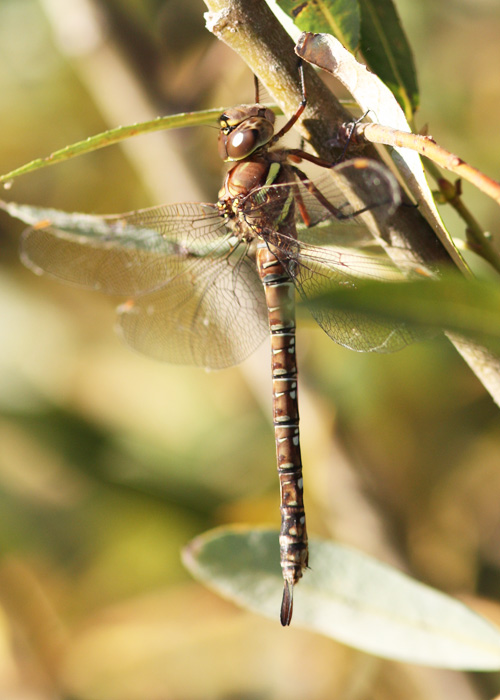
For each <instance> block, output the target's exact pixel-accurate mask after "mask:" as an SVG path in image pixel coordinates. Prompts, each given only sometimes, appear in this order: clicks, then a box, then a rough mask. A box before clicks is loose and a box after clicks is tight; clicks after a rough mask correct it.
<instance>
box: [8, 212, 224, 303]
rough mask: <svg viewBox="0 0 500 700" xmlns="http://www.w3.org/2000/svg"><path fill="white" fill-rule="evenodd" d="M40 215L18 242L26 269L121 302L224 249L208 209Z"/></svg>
mask: <svg viewBox="0 0 500 700" xmlns="http://www.w3.org/2000/svg"><path fill="white" fill-rule="evenodd" d="M33 211H36V210H33ZM43 214H44V216H43V217H42V219H41V220H40V216H38V221H37V223H35V225H34V226H33V227H32V228H30V229H28V230H27V231H25V232H24V234H23V236H22V240H21V258H22V260H23V262H24V264H25V265H27V266H28V267H29V268H30V269H32V270H33V271H34V272H36V273H38V274H42V273H44V272H45V273H47V274H49V275H51V276H52V277H55V278H57V279H59V280H62V281H65V282H69V283H71V284H75V285H77V286H80V287H85V288H87V289H94V290H99V291H102V292H105V293H108V294H116V295H119V296H124V295H127V296H128V295H135V294H138V293H140V292H146V291H149V290H153V289H156V288H158V287H160V286H161V285H163V284H165V282H166V281H167V280H168V279H169V278H171V277H173V276H175V275H176V274H177V273H178V270H179V268H180V267H181V266H182V267H184V266H185V264H186V261H187V260H189V261H196V260H197V259H198V257H200V256H201V255H203V254H206V253H207V252H213V251H214V250H216V249H217V248H219V247H221V246H222V247H223V246H224V245H226V243H225V241H226V239H227V236H228V231H227V229H226V227H225V224H224V222H223V220H222V219H221V218H220V216H219V215H218V213H217V209H216V207H214V206H213V205H210V204H197V203H186V204H175V205H167V206H160V207H152V208H151V209H143V210H140V211H136V212H131V213H129V214H121V215H118V216H106V217H102V216H90V215H86V214H68V213H66V212H61V211H56V210H43ZM25 220H26V218H25Z"/></svg>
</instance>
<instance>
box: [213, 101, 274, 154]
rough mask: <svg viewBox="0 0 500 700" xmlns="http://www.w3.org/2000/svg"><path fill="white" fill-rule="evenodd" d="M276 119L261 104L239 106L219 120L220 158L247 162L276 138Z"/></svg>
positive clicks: (271, 112)
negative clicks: (253, 154)
mask: <svg viewBox="0 0 500 700" xmlns="http://www.w3.org/2000/svg"><path fill="white" fill-rule="evenodd" d="M274 121H275V116H274V113H273V111H272V110H270V109H268V108H267V107H264V106H263V105H260V104H254V105H240V106H239V107H234V108H232V109H228V110H226V111H225V112H224V113H223V114H221V116H220V117H219V124H220V132H219V155H220V157H221V158H222V160H224V161H234V160H242V159H244V158H248V156H250V155H251V154H252V153H254V152H255V151H256V150H257V149H258V148H261V147H262V146H265V145H266V143H268V142H269V141H270V140H271V139H272V137H273V135H274Z"/></svg>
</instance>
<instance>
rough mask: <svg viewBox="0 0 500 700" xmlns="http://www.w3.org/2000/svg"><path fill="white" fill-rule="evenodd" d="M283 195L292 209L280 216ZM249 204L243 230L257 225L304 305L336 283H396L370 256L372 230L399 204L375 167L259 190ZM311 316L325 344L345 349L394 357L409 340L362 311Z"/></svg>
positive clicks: (344, 168)
mask: <svg viewBox="0 0 500 700" xmlns="http://www.w3.org/2000/svg"><path fill="white" fill-rule="evenodd" d="M289 193H291V194H293V205H290V207H291V206H293V209H291V208H290V210H289V214H288V216H287V218H283V210H284V203H285V201H286V200H287V198H288V197H289ZM252 198H253V200H254V202H253V205H252V204H251V203H250V202H248V203H247V208H248V214H247V216H246V219H247V221H248V222H249V225H250V226H253V227H255V228H259V226H260V230H259V233H260V235H261V236H262V237H263V238H264V240H266V242H267V244H268V246H269V248H270V249H271V251H272V252H273V253H274V254H275V255H276V257H277V258H278V260H280V262H281V264H282V265H283V267H284V268H285V270H286V271H287V272H288V274H289V275H290V277H291V278H292V279H293V281H294V283H295V286H296V288H297V290H298V292H299V294H300V296H301V297H302V298H303V299H304V301H305V302H306V303H307V301H308V300H309V299H312V298H314V297H315V296H317V295H319V294H321V293H324V292H327V291H328V290H329V289H331V288H332V287H335V286H336V285H342V286H349V287H350V288H351V289H352V292H353V294H355V293H356V283H357V281H359V280H360V279H363V278H365V279H379V280H381V281H384V282H389V281H391V280H392V281H396V280H402V279H404V276H403V273H402V272H401V270H399V269H398V268H397V267H396V266H395V265H394V263H392V261H391V260H390V259H389V258H388V257H387V256H386V255H385V253H383V252H382V251H381V250H380V249H378V252H376V253H373V252H371V251H370V246H373V245H374V244H375V243H376V240H375V238H374V234H373V231H374V230H375V229H374V224H375V223H376V222H381V221H383V220H384V219H386V218H387V217H388V216H390V215H391V214H392V212H393V211H394V210H395V208H396V206H397V205H398V204H399V201H400V195H399V188H398V186H397V183H396V181H395V180H394V178H393V176H392V175H391V174H390V173H389V172H388V171H387V169H386V168H384V167H382V166H380V165H378V164H377V163H375V162H372V161H366V160H365V159H358V160H354V161H349V162H347V163H343V164H342V165H340V166H336V167H335V168H333V169H331V170H330V171H328V172H326V173H325V174H324V175H322V176H321V177H320V178H318V179H316V180H314V181H312V180H304V181H302V180H296V181H295V182H294V183H292V184H290V183H283V184H278V185H273V186H271V187H265V188H261V191H260V192H255V193H252ZM258 211H259V212H260V216H259V215H258V214H257V212H258ZM259 222H260V223H259ZM262 222H265V225H264V226H262ZM306 224H308V225H306ZM311 313H312V315H313V316H314V318H315V320H316V321H317V322H318V324H319V325H320V326H321V327H322V328H323V330H324V331H325V332H326V333H327V334H328V335H329V336H330V337H331V338H332V339H333V340H335V341H336V342H337V343H339V344H340V345H343V346H345V347H348V348H351V349H352V350H357V351H361V352H370V351H372V352H394V351H396V350H400V349H401V348H403V347H404V346H406V345H408V344H409V343H411V342H414V341H415V340H416V339H417V338H416V336H415V335H414V333H413V332H412V331H411V330H410V329H409V328H407V327H406V326H404V325H397V324H391V323H387V322H384V321H379V320H377V319H374V318H373V317H371V316H367V315H364V314H362V313H351V312H344V311H341V310H337V309H334V308H332V309H328V310H318V309H315V308H313V307H311Z"/></svg>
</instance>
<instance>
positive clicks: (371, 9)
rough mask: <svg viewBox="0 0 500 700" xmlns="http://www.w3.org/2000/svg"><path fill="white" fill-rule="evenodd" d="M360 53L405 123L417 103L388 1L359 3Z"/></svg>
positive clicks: (406, 50)
mask: <svg viewBox="0 0 500 700" xmlns="http://www.w3.org/2000/svg"><path fill="white" fill-rule="evenodd" d="M359 5H360V10H361V51H362V53H363V57H364V59H365V61H366V62H367V64H368V66H369V67H370V69H371V70H372V71H373V72H374V73H376V74H377V75H378V77H379V78H380V79H381V80H383V81H384V83H385V84H386V85H387V87H388V88H389V89H390V90H391V91H392V92H393V93H394V96H395V97H396V99H397V101H398V102H399V104H400V106H401V108H402V109H403V111H404V113H405V115H406V118H407V119H408V121H411V119H412V117H413V113H414V112H415V110H416V109H417V107H418V104H419V93H418V85H417V73H416V70H415V64H414V62H413V55H412V52H411V48H410V45H409V43H408V39H407V38H406V34H405V32H404V30H403V28H402V26H401V22H400V19H399V17H398V14H397V11H396V8H395V7H394V3H393V1H392V0H359Z"/></svg>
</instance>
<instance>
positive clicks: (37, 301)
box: [0, 0, 500, 700]
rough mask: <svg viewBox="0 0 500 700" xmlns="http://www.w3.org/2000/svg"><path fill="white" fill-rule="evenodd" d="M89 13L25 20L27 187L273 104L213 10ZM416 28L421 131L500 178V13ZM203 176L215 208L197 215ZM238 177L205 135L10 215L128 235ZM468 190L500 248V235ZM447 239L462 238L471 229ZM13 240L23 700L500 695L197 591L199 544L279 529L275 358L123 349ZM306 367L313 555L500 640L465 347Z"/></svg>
mask: <svg viewBox="0 0 500 700" xmlns="http://www.w3.org/2000/svg"><path fill="white" fill-rule="evenodd" d="M79 6H80V3H78V4H77V3H75V4H73V3H61V4H60V6H59V9H58V11H57V16H54V10H53V8H54V3H49V2H48V0H47V1H45V2H41V1H40V2H39V1H37V0H3V1H2V3H0V57H1V60H0V90H1V94H2V99H1V100H0V121H1V124H2V129H1V132H0V170H1V171H2V172H7V171H8V170H10V169H12V168H14V167H16V166H18V165H21V164H22V163H24V162H27V161H29V160H31V159H33V158H35V157H37V156H43V155H46V154H48V153H50V152H51V151H53V150H55V149H57V148H60V147H62V146H64V145H66V144H69V143H73V142H75V141H77V140H79V139H83V138H85V137H87V136H89V135H92V134H94V133H97V132H99V131H102V130H104V129H105V128H110V127H113V126H117V125H118V124H129V123H133V122H134V121H138V120H140V119H142V118H144V114H145V113H148V114H149V113H151V116H155V115H156V114H165V113H169V112H178V111H182V110H188V109H195V108H202V107H203V108H205V107H214V106H217V105H229V104H234V103H238V102H248V101H250V100H251V99H252V94H253V86H252V76H251V75H249V71H248V70H247V69H246V68H245V66H244V65H242V64H241V62H240V61H239V59H238V58H237V57H235V56H234V55H232V54H231V53H230V52H229V50H228V49H226V48H225V47H224V46H222V45H220V44H217V43H216V42H215V41H214V40H213V39H212V37H211V36H210V35H209V34H208V33H207V32H206V31H205V30H204V27H203V19H202V13H203V11H204V9H205V7H204V5H203V4H202V3H201V2H196V1H195V0H193V1H192V2H187V0H182V2H181V1H178V0H171V1H170V2H166V1H163V0H156V1H153V0H151V1H150V2H147V3H145V2H140V1H139V0H127V1H125V0H101V2H95V3H92V4H91V5H90V7H91V8H94V10H96V11H97V24H93V23H92V21H91V19H89V18H88V17H87V19H85V17H86V15H82V14H80V15H78V14H73V13H77V12H84V11H85V8H86V7H87V5H86V3H82V4H81V6H80V7H79ZM397 7H398V11H399V13H400V15H401V19H402V24H403V26H404V28H405V30H406V33H407V35H408V37H409V39H410V43H411V45H412V48H413V52H414V57H415V62H416V65H417V69H418V73H419V84H420V90H421V108H420V113H419V114H418V115H417V121H418V124H419V125H422V124H424V123H428V124H429V130H430V133H432V135H433V136H434V137H435V138H436V140H437V141H438V142H440V143H441V144H442V145H443V146H445V147H447V148H449V149H450V150H452V151H453V152H455V153H458V154H459V155H460V156H461V157H463V158H464V159H466V160H468V161H470V162H471V163H472V164H474V165H476V166H477V167H479V168H481V169H483V170H484V171H485V172H486V173H488V174H490V175H492V176H493V177H495V176H497V177H498V163H499V162H500V140H499V139H498V136H497V135H498V133H499V128H498V122H499V119H500V117H499V115H500V84H499V81H498V65H500V55H499V54H500V45H499V42H498V35H499V32H500V10H499V8H498V4H497V3H496V2H494V1H493V2H488V0H482V1H481V2H477V1H476V0H475V1H474V2H473V1H472V0H453V1H451V2H449V3H434V2H432V1H431V0H424V1H422V2H420V3H413V2H411V1H410V0H399V1H398V2H397ZM50 8H52V10H51V9H50ZM64 8H66V9H65V11H64V12H63V9H64ZM64 18H66V19H64ZM71 18H73V23H72V21H71ZM144 154H146V156H144ZM147 154H149V155H147ZM155 154H156V155H157V157H156V158H155V157H154V156H155ZM148 159H149V160H148ZM179 163H180V164H182V167H183V168H184V171H183V175H182V177H183V178H184V179H183V182H188V181H189V182H190V186H189V188H188V187H187V185H186V186H185V185H182V187H181V189H182V192H181V193H180V194H179V192H178V191H177V187H178V185H179V183H180V179H181V176H180V168H181V165H179ZM220 173H221V168H220V163H219V161H218V159H217V154H216V144H215V132H214V131H213V130H211V129H209V128H206V127H205V128H199V129H192V130H190V131H187V132H179V133H178V134H175V138H174V139H173V140H166V138H164V136H162V135H161V134H155V135H151V136H143V137H141V138H140V139H137V140H136V143H135V144H134V145H133V147H131V148H129V147H127V148H124V149H122V148H120V147H114V148H110V149H105V150H102V151H99V152H97V153H94V154H91V155H89V156H87V157H85V158H82V159H76V160H74V161H72V162H69V163H65V164H63V165H61V166H57V167H54V168H50V169H47V170H45V171H41V172H39V173H34V174H32V175H29V176H26V177H25V178H21V179H20V180H19V181H17V182H16V183H15V185H14V186H13V188H12V190H11V191H8V192H4V195H3V196H4V197H6V198H7V197H9V198H10V197H12V199H15V200H16V201H20V202H27V203H30V204H34V205H35V204H37V205H40V206H51V207H59V208H62V209H65V210H68V211H70V210H76V211H87V212H100V213H108V212H116V211H125V210H130V209H134V208H138V207H141V206H147V205H149V204H154V203H159V202H160V201H162V200H163V201H182V200H183V199H185V200H189V199H194V198H201V199H205V200H207V201H211V200H214V199H215V198H216V193H217V189H218V185H219V182H220ZM152 183H153V184H152ZM464 189H465V197H466V200H467V203H468V204H469V206H470V208H471V209H472V211H473V212H474V214H475V215H476V217H477V218H478V219H479V220H480V222H481V223H482V225H483V226H484V227H485V228H487V229H490V230H491V231H492V232H494V226H495V222H496V221H498V216H497V212H496V209H494V208H493V206H492V205H491V203H490V202H488V201H487V200H486V198H484V197H482V196H481V195H480V194H476V193H475V192H474V191H473V190H472V188H471V187H468V186H467V185H465V186H464ZM445 218H446V219H447V221H448V222H449V223H450V227H451V229H452V232H453V233H454V234H456V235H458V234H459V233H460V232H461V230H462V225H461V223H460V222H459V221H458V220H457V219H456V218H455V215H454V214H453V213H452V212H449V213H448V212H445ZM0 225H1V227H2V228H1V232H0V235H1V248H0V251H1V252H0V298H1V300H2V324H1V325H0V329H1V331H0V332H1V339H0V512H1V514H2V515H1V520H0V543H1V546H2V559H1V560H0V696H1V697H5V698H9V700H10V698H21V697H27V696H29V697H32V698H36V699H37V700H38V699H40V700H45V699H46V698H47V699H48V698H61V699H63V698H64V700H69V699H70V698H72V699H73V700H76V699H77V698H78V700H80V699H81V700H96V699H98V700H100V699H101V698H102V699H103V700H108V699H112V698H120V700H135V699H136V698H137V699H138V700H139V699H140V700H143V699H144V698H148V700H165V699H166V698H203V699H207V698H239V699H242V698H248V699H250V698H251V699H256V698H282V697H287V698H290V699H293V698H300V699H302V700H303V699H304V698H308V700H314V699H316V698H318V699H319V698H332V697H346V696H349V697H356V698H360V699H362V698H367V699H368V698H377V699H378V698H380V699H382V698H383V699H384V700H385V699H386V698H387V700H390V699H392V698H394V699H396V698H397V699H399V698H403V697H404V698H405V700H408V699H413V698H415V699H420V698H425V699H426V700H429V699H430V700H433V699H434V698H435V699H436V700H441V699H442V698H449V697H454V698H457V699H458V700H460V698H461V697H464V698H477V699H483V698H484V699H486V698H491V697H493V696H494V695H495V694H497V693H498V692H499V682H498V678H496V677H495V676H493V675H489V676H482V677H479V678H478V677H473V678H472V679H468V680H467V681H464V680H463V677H462V676H460V675H459V674H456V675H454V677H453V680H450V678H449V676H448V675H446V676H442V677H441V676H438V675H437V672H436V673H433V674H430V672H426V673H423V674H420V673H417V671H416V670H415V669H409V668H407V667H405V666H404V665H402V664H393V663H390V662H385V661H380V660H377V659H373V658H371V657H368V656H365V655H363V654H361V653H359V652H354V651H352V650H350V649H348V648H345V647H342V646H341V645H339V644H335V643H334V642H332V641H330V640H326V639H322V638H320V637H317V636H315V635H312V634H310V633H306V632H303V631H301V630H299V629H298V628H293V627H292V629H290V630H286V631H283V630H282V629H281V628H280V627H279V623H278V621H276V623H274V622H269V621H266V620H262V619H260V618H258V617H256V616H252V615H251V614H249V613H243V612H241V611H238V610H237V609H236V608H234V607H233V606H231V605H229V604H228V603H225V602H223V601H221V600H220V599H219V598H217V597H216V596H215V595H212V594H211V593H208V592H207V591H205V590H204V589H202V588H201V587H199V586H198V585H197V584H195V583H194V582H192V580H191V579H190V577H189V575H188V574H187V573H186V572H185V571H184V569H183V568H182V566H181V564H180V556H179V551H180V548H181V547H182V546H183V545H184V544H186V543H187V542H188V541H189V539H190V538H191V537H193V536H194V535H196V534H198V533H200V532H202V531H203V530H205V529H207V528H208V527H211V526H214V525H217V524H220V523H227V522H234V521H240V522H248V523H259V524H260V523H266V524H267V523H271V524H273V525H277V523H278V518H279V513H278V507H277V506H278V486H277V479H276V477H275V457H274V445H273V433H272V428H271V423H270V409H271V399H270V394H269V388H270V387H269V367H268V365H269V357H268V349H267V347H265V346H264V347H263V348H262V349H261V351H259V352H258V353H257V354H256V355H255V356H254V357H253V358H251V359H250V360H249V361H247V362H246V363H245V365H244V366H243V367H242V368H235V369H230V370H226V371H224V372H219V373H210V374H207V373H205V372H203V370H199V369H192V368H179V367H171V366H163V365H159V364H155V363H154V362H153V361H150V360H148V359H145V358H142V357H139V356H136V355H134V354H133V353H131V352H130V351H128V350H126V349H125V348H123V347H122V346H121V345H120V342H119V340H118V339H117V338H116V337H115V336H114V335H113V333H112V326H113V320H114V312H113V305H114V302H113V301H112V300H111V301H110V300H109V299H105V298H102V297H99V295H93V294H91V293H84V292H80V291H76V290H75V289H72V288H71V287H66V286H61V285H58V284H56V283H53V282H51V281H49V280H47V279H43V278H40V279H39V278H36V277H35V276H33V275H32V274H31V273H29V272H28V271H26V270H24V269H23V268H22V266H21V265H20V263H19V261H18V258H17V240H18V236H19V233H20V231H21V228H22V227H20V226H16V225H15V224H13V223H12V222H11V221H9V220H8V219H7V217H4V216H2V219H1V222H0ZM473 263H474V261H473ZM474 266H475V267H476V269H478V270H479V271H482V272H483V273H484V274H486V273H487V271H486V269H485V267H484V266H481V265H480V264H476V263H474ZM298 341H299V361H300V368H301V380H300V381H301V418H302V436H303V450H304V464H305V488H306V506H307V509H308V516H309V529H310V531H311V532H314V533H316V534H319V535H323V536H330V537H334V538H336V539H338V540H339V541H342V542H346V543H349V544H353V545H355V546H357V547H358V548H360V549H364V550H365V551H367V552H369V553H371V554H372V555H374V556H376V557H378V558H380V559H384V560H386V561H389V562H390V563H394V562H397V563H399V564H400V565H401V566H404V567H407V569H408V570H409V571H410V572H411V573H412V574H413V575H414V576H416V577H418V578H420V579H422V580H424V581H426V582H427V583H430V584H431V585H434V586H437V587H439V588H441V589H443V590H445V591H447V592H449V593H453V594H459V595H461V596H463V597H464V598H466V599H468V600H469V601H472V602H473V603H475V605H477V607H478V608H480V607H481V606H483V609H484V610H485V611H487V612H488V613H489V614H490V615H491V617H492V619H496V620H497V621H498V620H500V611H499V607H498V600H499V593H498V592H499V590H500V537H499V533H500V509H499V507H498V504H499V503H500V470H499V468H498V467H499V464H500V422H499V418H498V410H497V409H496V407H495V406H494V405H493V404H492V401H491V400H490V398H489V397H488V395H487V394H486V393H485V391H484V389H483V388H482V387H481V385H480V384H479V383H478V381H477V380H476V379H475V377H474V376H473V375H472V374H471V372H470V370H469V369H468V368H467V367H466V366H465V364H464V363H463V362H462V360H461V359H460V358H459V357H458V355H457V354H456V352H455V351H454V350H453V348H452V347H451V346H450V345H449V344H447V342H446V341H444V340H442V339H436V340H433V341H428V342H425V343H421V344H419V345H415V346H412V347H411V348H409V349H408V350H405V351H404V352H401V353H398V354H396V355H391V356H373V355H358V354H356V353H353V352H349V351H347V350H344V349H342V348H339V347H337V346H335V344H334V343H332V342H331V341H330V340H329V339H328V338H327V337H326V336H325V335H324V334H323V333H322V332H321V331H320V330H319V329H317V328H315V326H314V324H312V323H311V324H307V323H302V325H301V329H300V332H299V338H298ZM462 684H463V685H462ZM462 691H463V695H461V692H462Z"/></svg>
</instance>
